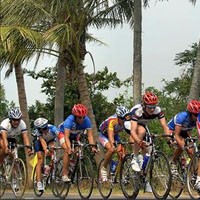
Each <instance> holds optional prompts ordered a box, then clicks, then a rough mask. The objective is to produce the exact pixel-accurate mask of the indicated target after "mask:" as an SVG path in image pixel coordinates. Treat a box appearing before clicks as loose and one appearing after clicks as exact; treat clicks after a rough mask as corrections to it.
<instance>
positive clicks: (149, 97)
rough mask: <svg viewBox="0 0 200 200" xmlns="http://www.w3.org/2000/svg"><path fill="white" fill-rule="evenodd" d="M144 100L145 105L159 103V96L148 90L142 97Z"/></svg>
mask: <svg viewBox="0 0 200 200" xmlns="http://www.w3.org/2000/svg"><path fill="white" fill-rule="evenodd" d="M142 101H143V103H144V104H145V105H152V104H157V103H158V97H157V96H156V95H155V94H154V93H152V92H146V93H145V94H144V95H143V97H142Z"/></svg>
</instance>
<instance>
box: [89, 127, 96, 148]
mask: <svg viewBox="0 0 200 200" xmlns="http://www.w3.org/2000/svg"><path fill="white" fill-rule="evenodd" d="M87 136H88V141H89V143H90V144H95V143H94V137H93V134H92V129H87Z"/></svg>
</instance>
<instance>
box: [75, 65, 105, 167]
mask: <svg viewBox="0 0 200 200" xmlns="http://www.w3.org/2000/svg"><path fill="white" fill-rule="evenodd" d="M78 89H79V93H80V99H81V103H83V104H84V105H85V106H86V107H87V108H88V116H89V117H90V119H91V122H92V131H93V135H94V140H95V141H98V132H97V125H96V120H95V116H94V112H93V108H92V103H91V100H90V94H89V91H88V86H87V81H86V78H85V73H84V67H83V65H82V64H81V66H80V67H79V70H78ZM101 153H102V152H100V153H99V154H98V156H95V161H96V163H97V165H98V164H99V162H100V160H101V159H102V157H103V154H101Z"/></svg>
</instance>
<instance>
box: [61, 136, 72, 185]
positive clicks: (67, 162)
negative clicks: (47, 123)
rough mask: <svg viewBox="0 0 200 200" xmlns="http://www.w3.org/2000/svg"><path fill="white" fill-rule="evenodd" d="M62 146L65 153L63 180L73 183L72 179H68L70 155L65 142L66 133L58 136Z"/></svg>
mask: <svg viewBox="0 0 200 200" xmlns="http://www.w3.org/2000/svg"><path fill="white" fill-rule="evenodd" d="M58 138H59V142H60V146H61V147H62V148H63V149H64V152H63V168H62V180H63V181H64V182H69V181H71V180H70V178H69V177H68V174H69V154H68V152H67V149H68V147H67V145H66V142H65V137H64V133H62V132H60V133H59V135H58Z"/></svg>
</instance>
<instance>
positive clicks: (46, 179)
mask: <svg viewBox="0 0 200 200" xmlns="http://www.w3.org/2000/svg"><path fill="white" fill-rule="evenodd" d="M48 149H49V150H51V149H53V152H52V153H51V155H50V156H45V159H44V163H43V165H42V168H41V182H42V184H43V186H44V188H45V189H46V188H47V187H48V186H49V187H50V188H51V191H52V193H53V195H54V196H55V197H59V192H58V190H59V189H58V186H59V178H57V176H56V169H57V170H58V169H61V168H62V163H61V159H58V158H57V151H58V150H60V149H62V147H55V146H53V147H52V146H48ZM47 157H50V163H49V165H47ZM45 166H48V168H49V169H48V170H46V169H45ZM36 167H37V164H36V166H35V167H34V171H33V191H34V194H35V195H36V196H37V197H41V196H42V195H43V193H44V191H45V190H41V191H39V190H37V176H36Z"/></svg>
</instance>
